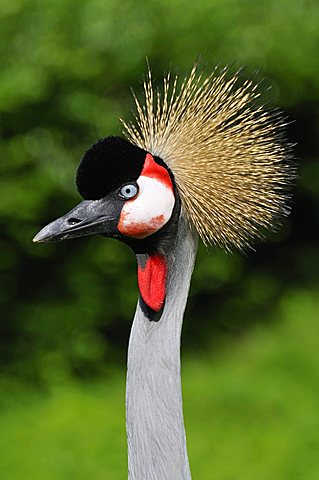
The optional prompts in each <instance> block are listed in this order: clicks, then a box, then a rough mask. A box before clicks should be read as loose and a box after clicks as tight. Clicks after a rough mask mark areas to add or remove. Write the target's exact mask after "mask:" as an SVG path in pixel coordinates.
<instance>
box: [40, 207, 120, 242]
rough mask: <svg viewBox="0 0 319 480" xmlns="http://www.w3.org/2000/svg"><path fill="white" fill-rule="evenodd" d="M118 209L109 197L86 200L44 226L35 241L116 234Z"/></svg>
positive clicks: (54, 240) (53, 240)
mask: <svg viewBox="0 0 319 480" xmlns="http://www.w3.org/2000/svg"><path fill="white" fill-rule="evenodd" d="M116 210H117V209H116V208H115V205H114V203H113V202H112V201H110V200H107V199H102V200H84V201H83V202H81V203H79V205H77V206H76V207H75V208H73V209H72V210H70V212H68V213H67V214H66V215H64V216H63V217H60V218H58V219H57V220H54V222H51V223H49V224H48V225H46V226H45V227H44V228H42V230H40V232H39V233H38V234H37V235H36V236H35V237H34V239H33V242H35V243H40V242H56V241H60V240H69V239H72V238H77V237H83V236H86V235H94V234H104V235H108V236H116V233H117V222H118V217H119V212H117V211H116Z"/></svg>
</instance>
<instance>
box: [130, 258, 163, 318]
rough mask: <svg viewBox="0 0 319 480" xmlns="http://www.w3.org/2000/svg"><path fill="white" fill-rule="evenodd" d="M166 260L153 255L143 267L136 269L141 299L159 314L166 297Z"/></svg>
mask: <svg viewBox="0 0 319 480" xmlns="http://www.w3.org/2000/svg"><path fill="white" fill-rule="evenodd" d="M166 273H167V265H166V260H165V258H164V257H163V256H162V255H153V256H151V257H149V258H148V259H147V261H146V264H145V267H144V268H143V267H141V266H139V267H138V270H137V279H138V286H139V290H140V294H141V297H142V298H143V300H144V302H145V303H146V305H148V306H149V307H150V308H151V309H152V310H154V311H155V312H159V311H160V309H161V308H162V306H163V305H164V300H165V295H166Z"/></svg>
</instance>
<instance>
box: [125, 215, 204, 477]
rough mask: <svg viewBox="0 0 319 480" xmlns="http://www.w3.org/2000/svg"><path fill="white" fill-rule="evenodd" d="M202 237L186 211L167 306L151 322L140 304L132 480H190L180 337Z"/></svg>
mask: <svg viewBox="0 0 319 480" xmlns="http://www.w3.org/2000/svg"><path fill="white" fill-rule="evenodd" d="M196 250H197V237H196V236H195V235H194V233H193V232H192V231H191V230H190V228H189V225H188V223H187V220H186V219H185V216H184V214H183V212H181V215H180V220H179V222H178V227H177V232H176V237H175V240H174V242H173V243H171V245H170V246H169V247H167V249H166V251H165V252H163V253H164V254H165V256H166V258H167V264H168V278H167V293H166V302H165V307H164V311H163V314H162V316H161V319H160V320H159V321H158V322H151V321H149V319H148V318H147V317H146V316H145V315H144V313H143V311H142V310H141V308H140V306H139V304H138V306H137V309H136V313H135V317H134V322H133V326H132V331H131V336H130V342H129V349H128V371H127V388H126V429H127V439H128V470H129V474H128V478H129V480H189V479H190V478H191V473H190V468H189V462H188V456H187V448H186V436H185V429H184V420H183V409H182V392H181V376H180V336H181V329H182V323H183V315H184V310H185V306H186V301H187V296H188V290H189V285H190V280H191V275H192V272H193V268H194V262H195V256H196Z"/></svg>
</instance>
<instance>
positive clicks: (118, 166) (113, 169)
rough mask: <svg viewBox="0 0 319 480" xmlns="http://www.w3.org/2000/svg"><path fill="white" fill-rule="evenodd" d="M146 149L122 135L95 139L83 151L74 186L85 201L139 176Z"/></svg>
mask: <svg viewBox="0 0 319 480" xmlns="http://www.w3.org/2000/svg"><path fill="white" fill-rule="evenodd" d="M146 153H147V152H146V151H145V150H143V149H142V148H139V147H137V146H136V145H133V144H132V143H130V142H129V141H128V140H125V139H124V138H121V137H112V136H110V137H106V138H103V139H101V140H98V141H97V142H96V143H94V145H92V147H91V148H89V150H88V151H87V152H86V153H85V154H84V156H83V158H82V160H81V163H80V165H79V167H78V170H77V174H76V186H77V189H78V191H79V193H80V195H81V196H82V197H83V198H84V199H85V200H98V199H100V198H103V197H105V196H106V195H107V194H108V193H110V192H111V191H112V190H115V189H116V188H119V187H121V185H123V184H124V183H126V182H130V181H135V180H137V179H138V177H139V176H140V174H141V172H142V169H143V165H144V161H145V156H146Z"/></svg>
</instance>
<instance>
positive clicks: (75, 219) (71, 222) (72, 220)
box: [68, 217, 82, 225]
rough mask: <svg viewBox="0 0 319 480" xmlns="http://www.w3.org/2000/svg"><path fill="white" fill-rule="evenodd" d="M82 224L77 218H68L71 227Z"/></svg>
mask: <svg viewBox="0 0 319 480" xmlns="http://www.w3.org/2000/svg"><path fill="white" fill-rule="evenodd" d="M81 222H82V220H81V219H80V218H75V217H71V218H68V224H69V225H76V224H77V223H81Z"/></svg>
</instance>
